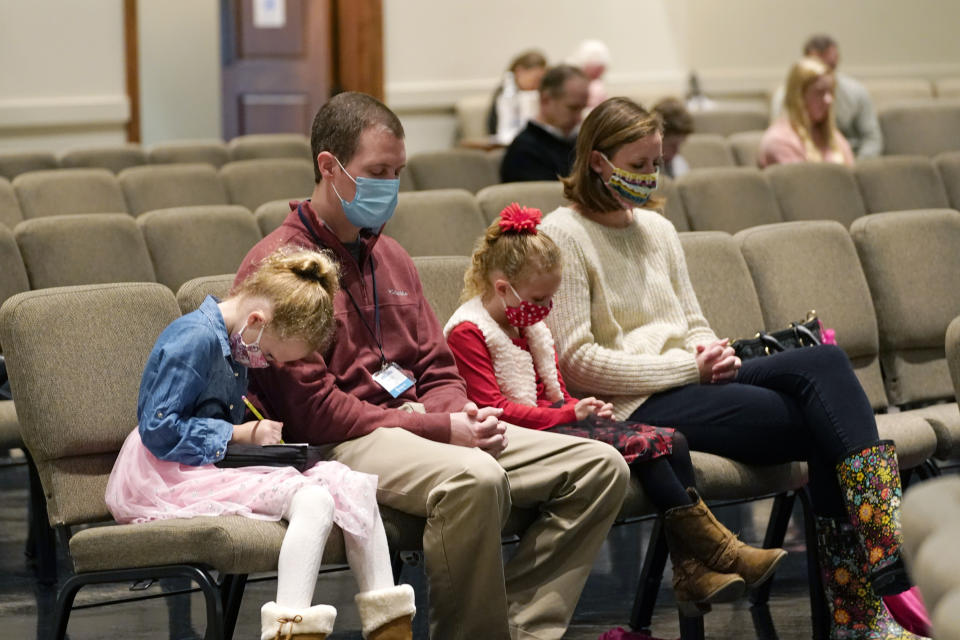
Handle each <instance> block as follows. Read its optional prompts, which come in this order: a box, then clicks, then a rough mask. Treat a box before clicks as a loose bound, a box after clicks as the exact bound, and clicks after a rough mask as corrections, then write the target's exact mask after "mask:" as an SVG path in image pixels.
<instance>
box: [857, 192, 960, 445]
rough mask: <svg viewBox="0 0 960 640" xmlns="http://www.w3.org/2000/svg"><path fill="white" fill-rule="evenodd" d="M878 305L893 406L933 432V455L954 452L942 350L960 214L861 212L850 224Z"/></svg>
mask: <svg viewBox="0 0 960 640" xmlns="http://www.w3.org/2000/svg"><path fill="white" fill-rule="evenodd" d="M850 233H851V235H852V236H853V240H854V242H855V243H856V246H857V251H858V253H859V254H860V262H861V264H862V265H863V270H864V273H865V274H866V277H867V282H868V283H869V285H870V291H871V293H872V296H873V303H874V306H875V307H876V310H877V322H878V325H879V328H880V361H881V364H882V367H883V373H884V382H885V384H886V389H887V395H888V396H889V398H890V400H891V402H892V403H893V404H896V405H899V406H912V405H917V404H925V403H931V402H943V401H947V402H946V403H945V404H934V405H932V406H928V407H923V408H920V409H916V410H914V411H911V412H910V413H915V414H918V415H921V416H923V417H924V418H926V419H927V421H928V422H930V424H931V425H932V426H933V428H934V430H935V431H936V432H937V440H938V447H937V457H938V458H941V459H947V458H952V457H957V456H960V410H958V408H957V403H956V401H955V400H956V395H955V392H954V388H953V384H952V381H951V378H950V372H949V369H948V366H947V359H946V353H945V350H944V344H945V337H946V332H947V327H948V325H949V324H950V322H951V321H952V320H953V319H954V318H956V317H957V316H960V292H958V291H957V286H956V284H957V282H956V279H957V274H958V273H960V251H958V247H960V213H958V212H957V211H954V210H953V209H941V210H926V211H902V212H893V213H881V214H876V215H871V216H866V217H864V218H861V219H859V220H857V221H856V222H854V223H853V226H852V227H851V229H850Z"/></svg>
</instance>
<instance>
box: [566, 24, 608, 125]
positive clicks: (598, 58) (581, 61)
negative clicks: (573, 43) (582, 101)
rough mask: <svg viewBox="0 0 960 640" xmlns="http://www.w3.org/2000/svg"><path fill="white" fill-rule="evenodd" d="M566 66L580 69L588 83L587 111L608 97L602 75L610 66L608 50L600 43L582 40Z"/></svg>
mask: <svg viewBox="0 0 960 640" xmlns="http://www.w3.org/2000/svg"><path fill="white" fill-rule="evenodd" d="M567 64H571V65H573V66H575V67H580V69H582V70H583V73H584V74H585V75H586V76H587V79H588V80H589V81H590V93H589V94H588V97H587V109H588V110H589V109H593V108H594V107H595V106H597V105H598V104H600V103H601V102H603V101H604V100H606V99H607V98H608V97H609V96H608V95H607V88H606V86H605V85H604V83H603V74H604V73H606V71H607V67H609V66H610V49H609V48H608V47H607V45H605V44H604V43H603V42H602V41H600V40H584V41H583V42H581V43H580V46H578V47H577V50H576V51H574V52H573V54H572V55H571V56H570V57H569V58H568V59H567Z"/></svg>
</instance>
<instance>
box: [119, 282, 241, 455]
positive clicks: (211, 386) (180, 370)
mask: <svg viewBox="0 0 960 640" xmlns="http://www.w3.org/2000/svg"><path fill="white" fill-rule="evenodd" d="M246 388H247V368H246V367H244V366H243V365H239V364H237V363H236V362H234V361H233V357H232V356H231V354H230V342H229V338H228V336H227V326H226V324H224V321H223V316H222V315H221V314H220V309H219V307H217V301H216V299H214V298H213V297H212V296H207V298H206V299H205V300H204V301H203V304H202V305H200V308H199V309H197V310H196V311H193V312H191V313H188V314H187V315H185V316H181V317H180V318H177V319H176V320H175V321H173V322H172V323H171V324H170V326H168V327H167V328H166V329H164V330H163V333H161V334H160V337H159V338H157V343H156V344H155V345H154V346H153V351H151V352H150V357H149V359H148V360H147V365H146V367H145V368H144V371H143V378H142V379H141V381H140V396H139V399H138V401H137V420H138V423H139V429H140V439H141V440H143V444H144V446H145V447H147V449H148V450H149V451H150V453H152V454H153V455H155V456H156V457H158V458H160V459H161V460H170V461H173V462H179V463H181V464H189V465H193V466H199V465H203V464H210V463H213V462H216V461H218V460H220V459H221V458H223V456H224V454H225V453H226V450H227V442H229V441H230V438H231V437H233V425H235V424H240V422H241V421H242V420H243V416H244V413H245V410H244V404H243V400H242V395H243V393H244V392H245V391H246Z"/></svg>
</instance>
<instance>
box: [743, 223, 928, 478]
mask: <svg viewBox="0 0 960 640" xmlns="http://www.w3.org/2000/svg"><path fill="white" fill-rule="evenodd" d="M736 239H737V241H738V242H739V244H740V250H741V252H742V253H743V257H744V259H745V260H746V263H747V266H748V267H749V268H750V274H751V276H752V277H753V282H754V286H755V287H756V290H757V295H758V297H759V300H760V308H761V309H762V311H763V321H764V325H765V328H766V329H768V330H776V329H781V328H784V327H786V326H788V325H789V323H790V322H795V321H797V320H801V319H803V317H804V316H805V315H806V313H807V311H809V310H816V312H817V315H818V317H819V318H820V320H821V321H822V322H823V324H824V326H826V327H829V328H832V329H835V330H836V337H837V343H838V344H839V345H840V347H842V348H843V350H844V351H845V352H846V353H847V356H848V357H849V358H850V361H851V364H852V365H853V369H854V372H855V373H856V375H857V377H858V378H859V380H860V384H861V385H862V386H863V389H864V391H865V392H866V395H867V399H868V400H869V401H870V405H871V406H872V407H873V408H874V409H875V410H885V409H886V408H887V406H888V404H889V402H888V400H887V395H886V391H885V390H884V386H883V380H882V378H881V373H880V357H879V337H878V330H877V320H876V313H875V311H874V306H873V301H872V299H871V298H870V288H869V287H868V286H867V281H866V277H865V276H864V274H863V270H862V269H861V268H860V262H859V260H858V258H857V250H856V248H855V247H854V245H853V241H852V240H851V239H850V235H849V234H848V233H847V230H846V229H845V228H844V227H843V225H841V224H840V223H838V222H834V221H809V222H785V223H782V224H778V225H769V226H764V227H757V228H753V229H747V230H745V231H741V232H740V233H738V234H737V235H736ZM824 283H829V286H824ZM877 429H878V431H879V432H880V437H881V438H891V439H893V440H894V441H896V443H897V453H898V456H899V458H900V466H901V467H902V468H904V469H910V468H912V467H914V466H916V465H918V464H921V463H923V462H924V461H926V460H927V459H928V458H929V457H930V456H932V455H933V453H934V452H935V451H936V449H937V436H936V433H935V432H934V431H933V429H932V428H931V427H930V425H929V424H928V423H927V421H926V420H924V419H923V417H922V416H920V415H917V414H916V413H915V412H912V411H909V412H901V413H893V414H886V415H880V416H878V417H877Z"/></svg>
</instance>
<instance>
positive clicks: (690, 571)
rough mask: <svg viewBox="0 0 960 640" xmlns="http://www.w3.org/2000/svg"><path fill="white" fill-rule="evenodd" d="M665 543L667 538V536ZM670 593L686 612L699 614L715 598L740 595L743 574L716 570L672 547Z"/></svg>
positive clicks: (720, 600) (724, 598) (689, 614)
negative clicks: (671, 588) (671, 590)
mask: <svg viewBox="0 0 960 640" xmlns="http://www.w3.org/2000/svg"><path fill="white" fill-rule="evenodd" d="M667 542H668V545H669V544H670V539H669V538H668V539H667ZM670 557H671V560H672V561H673V597H674V599H676V601H677V609H679V610H680V613H682V614H683V615H685V616H688V617H695V616H702V615H703V614H705V613H707V612H709V611H710V605H711V603H714V602H732V601H734V600H736V599H737V598H739V597H740V596H742V595H743V591H744V583H743V578H741V577H740V576H738V575H736V574H734V573H717V572H716V571H713V570H712V569H708V568H707V567H706V566H705V565H704V564H703V563H702V562H700V561H699V560H696V559H694V558H691V557H689V556H687V557H684V556H683V553H682V552H679V553H678V552H675V551H673V550H672V549H671V551H670Z"/></svg>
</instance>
